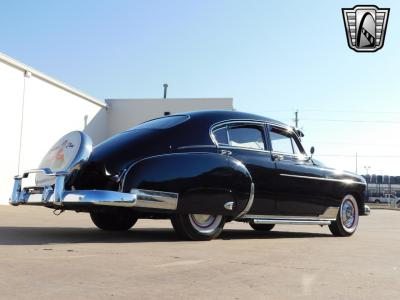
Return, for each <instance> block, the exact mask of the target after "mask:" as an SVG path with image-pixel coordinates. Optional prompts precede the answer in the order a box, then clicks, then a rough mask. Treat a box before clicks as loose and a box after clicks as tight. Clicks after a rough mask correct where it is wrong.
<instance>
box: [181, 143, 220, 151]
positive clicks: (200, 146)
mask: <svg viewBox="0 0 400 300" xmlns="http://www.w3.org/2000/svg"><path fill="white" fill-rule="evenodd" d="M193 148H194V149H196V148H213V149H215V148H216V146H215V145H214V144H210V145H188V146H180V147H178V148H176V149H179V150H181V149H193Z"/></svg>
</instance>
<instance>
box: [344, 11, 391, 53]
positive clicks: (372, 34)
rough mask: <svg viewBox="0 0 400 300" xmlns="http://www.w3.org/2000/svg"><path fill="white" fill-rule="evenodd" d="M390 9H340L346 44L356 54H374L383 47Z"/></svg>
mask: <svg viewBox="0 0 400 300" xmlns="http://www.w3.org/2000/svg"><path fill="white" fill-rule="evenodd" d="M389 11H390V8H379V7H377V6H375V5H356V6H354V7H353V8H342V13H343V21H344V27H345V29H346V36H347V44H348V45H349V47H350V49H353V50H354V51H357V52H375V51H378V50H379V49H381V48H382V47H383V44H384V42H385V33H386V25H387V22H388V19H389Z"/></svg>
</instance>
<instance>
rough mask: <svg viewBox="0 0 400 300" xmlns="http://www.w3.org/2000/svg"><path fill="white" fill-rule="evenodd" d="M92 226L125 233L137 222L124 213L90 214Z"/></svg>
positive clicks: (133, 217)
mask: <svg viewBox="0 0 400 300" xmlns="http://www.w3.org/2000/svg"><path fill="white" fill-rule="evenodd" d="M90 218H91V219H92V221H93V223H94V225H96V226H97V227H98V228H100V229H102V230H108V231H126V230H129V229H130V228H131V227H132V226H133V225H135V223H136V221H137V220H138V219H137V218H136V217H135V216H134V215H132V214H129V213H125V212H95V211H93V212H91V213H90Z"/></svg>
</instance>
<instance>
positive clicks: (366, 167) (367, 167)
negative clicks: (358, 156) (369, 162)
mask: <svg viewBox="0 0 400 300" xmlns="http://www.w3.org/2000/svg"><path fill="white" fill-rule="evenodd" d="M364 169H365V173H366V174H365V177H366V179H367V180H366V181H367V199H369V190H368V181H371V178H370V180H368V171H369V169H371V167H370V166H364Z"/></svg>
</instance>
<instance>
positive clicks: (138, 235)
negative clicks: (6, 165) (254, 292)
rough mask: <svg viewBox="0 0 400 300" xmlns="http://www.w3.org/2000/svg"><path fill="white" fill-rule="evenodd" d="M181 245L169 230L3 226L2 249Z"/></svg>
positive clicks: (250, 233) (229, 234)
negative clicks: (86, 244) (154, 244)
mask: <svg viewBox="0 0 400 300" xmlns="http://www.w3.org/2000/svg"><path fill="white" fill-rule="evenodd" d="M328 236H331V235H330V234H321V233H305V232H285V231H271V232H257V231H254V230H251V229H249V230H241V229H226V230H224V231H223V232H222V234H221V236H220V237H219V239H222V240H240V239H243V240H245V239H281V238H323V237H328ZM145 242H182V240H180V239H179V238H178V237H177V235H176V234H175V232H174V231H173V230H172V229H169V228H139V229H131V230H129V231H125V232H110V231H108V232H107V231H101V230H99V229H97V228H79V227H60V228H54V227H7V226H0V245H48V244H78V243H145Z"/></svg>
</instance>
